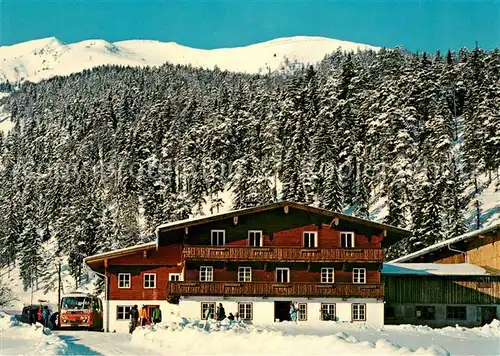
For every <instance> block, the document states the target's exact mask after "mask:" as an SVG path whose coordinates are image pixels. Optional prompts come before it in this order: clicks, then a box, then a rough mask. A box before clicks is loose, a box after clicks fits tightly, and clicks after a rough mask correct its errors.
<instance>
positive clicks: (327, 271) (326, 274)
mask: <svg viewBox="0 0 500 356" xmlns="http://www.w3.org/2000/svg"><path fill="white" fill-rule="evenodd" d="M334 280H335V271H334V269H333V268H322V269H321V283H333V281H334Z"/></svg>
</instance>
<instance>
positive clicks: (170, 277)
mask: <svg viewBox="0 0 500 356" xmlns="http://www.w3.org/2000/svg"><path fill="white" fill-rule="evenodd" d="M168 280H169V281H170V282H178V281H180V280H181V274H180V273H169V275H168Z"/></svg>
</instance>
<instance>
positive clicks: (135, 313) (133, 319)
mask: <svg viewBox="0 0 500 356" xmlns="http://www.w3.org/2000/svg"><path fill="white" fill-rule="evenodd" d="M138 321H139V310H138V309H137V305H134V306H133V307H132V309H130V329H129V333H131V334H132V333H133V332H134V330H135V328H136V327H137V322H138Z"/></svg>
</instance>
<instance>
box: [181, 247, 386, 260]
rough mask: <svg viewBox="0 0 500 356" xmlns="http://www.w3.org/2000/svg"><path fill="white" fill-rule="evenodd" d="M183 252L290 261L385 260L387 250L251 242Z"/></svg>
mask: <svg viewBox="0 0 500 356" xmlns="http://www.w3.org/2000/svg"><path fill="white" fill-rule="evenodd" d="M182 253H183V255H184V259H185V260H188V261H189V260H190V261H287V262H383V261H384V250H383V249H381V248H375V249H343V248H303V247H275V246H269V247H247V246H243V247H241V246H184V248H183V250H182Z"/></svg>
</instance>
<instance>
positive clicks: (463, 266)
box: [382, 263, 489, 276]
mask: <svg viewBox="0 0 500 356" xmlns="http://www.w3.org/2000/svg"><path fill="white" fill-rule="evenodd" d="M382 274H386V275H419V276H484V275H489V273H488V271H486V269H484V268H483V267H481V266H477V265H473V264H470V263H457V264H442V263H384V266H383V268H382Z"/></svg>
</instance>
